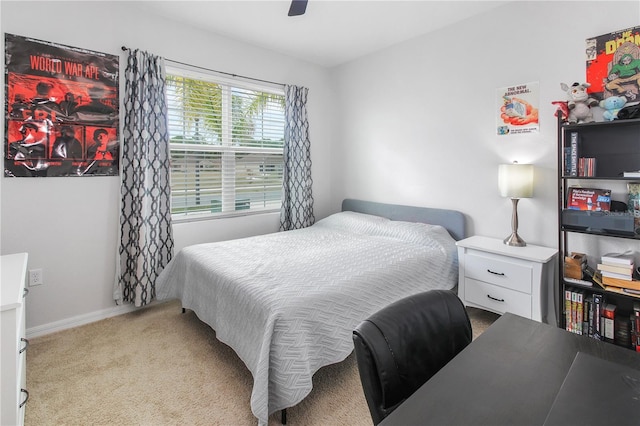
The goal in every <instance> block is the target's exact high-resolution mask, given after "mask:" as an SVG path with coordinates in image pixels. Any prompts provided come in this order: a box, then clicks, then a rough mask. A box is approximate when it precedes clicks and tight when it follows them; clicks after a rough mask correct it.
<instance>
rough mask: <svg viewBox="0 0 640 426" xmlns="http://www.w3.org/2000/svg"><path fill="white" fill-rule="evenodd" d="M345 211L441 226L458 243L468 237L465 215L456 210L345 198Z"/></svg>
mask: <svg viewBox="0 0 640 426" xmlns="http://www.w3.org/2000/svg"><path fill="white" fill-rule="evenodd" d="M345 210H346V211H352V212H357V213H366V214H372V215H376V216H382V217H386V218H389V219H391V220H403V221H406V222H422V223H430V224H432V225H440V226H442V227H444V228H446V229H447V231H449V234H451V236H452V237H453V238H454V239H455V240H456V241H458V240H461V239H463V238H465V237H466V233H465V222H464V215H463V214H462V213H461V212H459V211H456V210H446V209H436V208H431V207H414V206H402V205H398V204H384V203H376V202H373V201H362V200H354V199H351V198H345V199H344V200H343V201H342V211H345Z"/></svg>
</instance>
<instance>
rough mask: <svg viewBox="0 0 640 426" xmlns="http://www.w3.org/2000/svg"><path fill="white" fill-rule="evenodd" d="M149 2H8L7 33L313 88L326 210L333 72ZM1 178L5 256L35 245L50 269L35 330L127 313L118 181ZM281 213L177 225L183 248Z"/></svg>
mask: <svg viewBox="0 0 640 426" xmlns="http://www.w3.org/2000/svg"><path fill="white" fill-rule="evenodd" d="M143 3H144V2H142V3H140V4H142V6H140V5H138V6H136V5H135V4H134V3H132V2H120V1H112V2H93V1H92V2H77V1H72V2H57V1H43V2H32V1H27V2H11V1H2V2H0V8H1V9H0V11H1V25H2V31H3V32H8V33H12V34H17V35H22V36H29V37H33V38H37V39H42V40H48V41H53V42H57V43H61V44H67V45H70V46H75V47H82V48H86V49H91V50H97V51H100V52H105V53H110V54H115V55H120V58H121V59H120V68H121V71H123V70H124V68H125V66H126V59H125V55H124V53H123V52H122V51H121V49H120V47H121V46H122V45H125V46H127V47H131V48H139V49H142V50H147V51H149V52H152V53H155V54H158V55H162V56H164V57H166V58H169V59H173V60H176V61H180V62H185V63H189V64H194V65H198V66H201V67H206V68H211V69H216V70H221V71H225V72H230V73H235V74H239V75H246V76H250V77H254V78H259V79H264V80H270V81H277V82H282V83H288V84H297V85H301V86H306V87H308V88H309V105H308V108H309V120H310V123H311V127H310V134H311V139H312V143H313V149H312V153H311V155H312V162H313V170H312V176H313V179H314V187H313V191H314V192H313V195H314V198H315V201H316V209H315V212H316V215H317V216H318V217H323V216H326V215H327V213H328V209H329V206H330V202H329V181H328V177H327V171H328V169H329V164H330V162H329V147H330V142H331V139H332V127H331V123H330V121H329V120H328V119H327V117H328V111H329V110H330V108H331V106H332V105H333V101H332V100H331V98H330V97H329V90H328V88H329V80H328V77H329V74H328V72H327V70H325V69H323V68H321V67H319V66H316V65H312V64H309V63H306V62H302V61H299V60H295V59H292V58H290V57H286V56H282V55H280V54H276V53H274V52H270V51H266V50H264V49H259V48H255V47H252V46H248V45H246V44H242V43H239V42H236V41H232V40H229V39H225V38H222V37H217V36H214V35H211V34H206V33H203V32H201V31H198V30H196V29H192V28H190V27H187V26H183V25H180V24H177V23H174V22H171V21H168V20H165V19H161V18H157V17H152V16H150V15H149V13H147V12H146V11H144V5H143ZM34 13H35V14H37V16H39V17H42V19H39V22H40V23H39V24H37V25H30V24H27V23H26V21H25V17H27V16H30V15H32V14H34ZM45 17H46V19H45ZM2 44H4V41H3V42H2ZM2 74H3V75H4V61H3V71H2ZM123 88H124V85H122V86H121V94H123V93H124V89H123ZM2 98H3V99H4V96H2ZM2 128H4V123H2ZM1 180H2V186H1V190H2V194H1V201H2V206H1V210H2V212H1V213H2V222H1V224H2V236H1V253H2V254H7V253H14V252H22V251H26V252H28V253H29V268H42V269H43V271H44V274H43V275H44V282H45V284H44V285H42V286H38V287H32V288H31V289H30V290H31V291H30V294H29V299H28V303H27V328H30V329H32V330H34V329H36V330H38V329H39V328H42V327H45V328H47V327H51V326H52V325H53V326H55V327H57V328H61V327H64V326H65V325H67V324H68V325H73V324H74V323H76V322H85V321H87V320H92V319H96V318H98V317H100V316H106V315H110V314H112V313H113V312H114V311H120V310H121V309H115V308H114V307H115V304H114V302H113V298H112V293H113V290H112V288H113V282H114V279H115V272H114V267H115V263H116V256H115V253H116V242H117V229H118V228H117V227H118V200H119V178H118V177H84V178H69V177H66V178H65V177H58V178H44V179H43V178H4V177H3V178H2V179H1ZM278 219H279V218H278V215H277V214H269V215H254V216H246V217H242V218H235V219H224V220H217V221H208V222H197V223H190V224H179V225H176V226H175V227H174V235H175V243H176V249H179V248H181V247H183V246H185V245H189V244H194V243H198V242H204V241H217V240H223V239H230V238H237V237H243V236H247V235H252V234H262V233H267V232H273V231H276V230H277V229H278Z"/></svg>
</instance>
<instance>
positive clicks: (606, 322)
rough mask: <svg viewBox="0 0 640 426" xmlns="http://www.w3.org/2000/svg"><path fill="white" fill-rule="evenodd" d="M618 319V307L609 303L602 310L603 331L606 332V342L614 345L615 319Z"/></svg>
mask: <svg viewBox="0 0 640 426" xmlns="http://www.w3.org/2000/svg"><path fill="white" fill-rule="evenodd" d="M615 317H616V305H614V304H613V303H607V304H605V305H604V307H603V308H602V324H603V326H602V330H603V331H604V340H605V341H607V342H610V343H613V339H614V333H615V327H614V319H615Z"/></svg>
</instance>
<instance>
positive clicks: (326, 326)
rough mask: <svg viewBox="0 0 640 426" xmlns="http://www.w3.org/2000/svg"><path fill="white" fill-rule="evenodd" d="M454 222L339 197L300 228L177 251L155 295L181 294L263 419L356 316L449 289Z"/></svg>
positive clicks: (307, 385) (454, 268) (337, 356)
mask: <svg viewBox="0 0 640 426" xmlns="http://www.w3.org/2000/svg"><path fill="white" fill-rule="evenodd" d="M464 222H465V221H464V216H463V215H462V213H460V212H457V211H452V210H443V209H434V208H423V207H411V206H400V205H392V204H383V203H375V202H370V201H361V200H354V199H346V200H344V201H343V203H342V211H341V212H339V213H336V214H333V215H330V216H328V217H327V218H324V219H322V220H319V221H317V222H316V223H315V224H314V225H313V226H311V227H308V228H305V229H301V230H294V231H287V232H278V233H273V234H267V235H262V236H255V237H249V238H242V239H238V240H230V241H222V242H216V243H209V244H198V245H194V246H189V247H185V248H183V249H182V250H180V251H179V252H178V253H177V254H176V256H175V257H174V259H173V260H172V261H171V262H170V263H169V264H168V265H167V266H166V268H165V269H164V270H163V271H162V273H161V274H160V276H159V277H158V280H157V282H156V296H157V298H158V299H159V300H164V299H175V298H177V299H180V301H181V303H182V306H183V308H187V309H191V310H193V311H194V312H195V313H196V315H197V316H198V318H199V319H200V320H201V321H203V322H205V323H206V324H208V325H209V326H211V328H213V329H214V330H215V331H216V337H217V338H218V339H219V340H220V341H222V342H224V343H226V344H227V345H229V346H230V347H231V348H233V350H234V351H235V352H236V353H237V354H238V356H239V357H240V359H242V361H243V362H244V363H245V365H246V366H247V368H248V369H249V370H250V371H251V373H252V375H253V380H254V382H253V389H252V394H251V410H252V412H253V414H254V415H255V416H256V418H257V419H258V422H259V424H267V422H268V416H269V415H270V414H272V413H274V412H276V411H280V410H282V409H285V408H288V407H292V406H294V405H296V404H298V403H299V402H300V401H302V399H304V398H305V396H307V395H308V394H309V392H310V391H311V389H312V376H313V374H314V373H315V372H316V371H317V370H318V369H320V368H321V367H323V366H325V365H329V364H333V363H337V362H340V361H343V360H344V359H345V358H346V357H347V356H348V355H349V354H350V353H351V352H352V351H353V343H352V337H351V334H352V331H353V329H354V328H355V327H356V325H357V324H359V323H360V321H362V320H363V319H365V318H366V317H368V316H369V315H371V314H372V313H374V312H376V311H377V310H379V309H380V308H382V307H383V306H386V305H388V304H389V303H392V302H394V301H396V300H398V299H400V298H402V297H405V296H408V295H411V294H415V293H418V292H422V291H426V290H429V289H435V288H445V289H453V288H454V287H455V286H456V285H457V275H458V263H457V254H456V247H455V240H458V239H461V238H463V237H464V234H465V225H464Z"/></svg>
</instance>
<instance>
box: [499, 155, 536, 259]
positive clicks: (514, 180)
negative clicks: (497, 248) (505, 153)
mask: <svg viewBox="0 0 640 426" xmlns="http://www.w3.org/2000/svg"><path fill="white" fill-rule="evenodd" d="M498 187H499V188H500V195H501V196H503V197H509V198H511V203H512V205H513V213H512V216H511V235H509V236H508V237H507V238H505V239H504V243H505V244H506V245H509V246H516V247H524V246H526V245H527V243H525V242H524V240H523V239H522V238H520V236H519V235H518V201H519V200H520V198H531V197H532V196H533V164H518V162H517V161H514V162H513V164H500V166H499V168H498Z"/></svg>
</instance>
